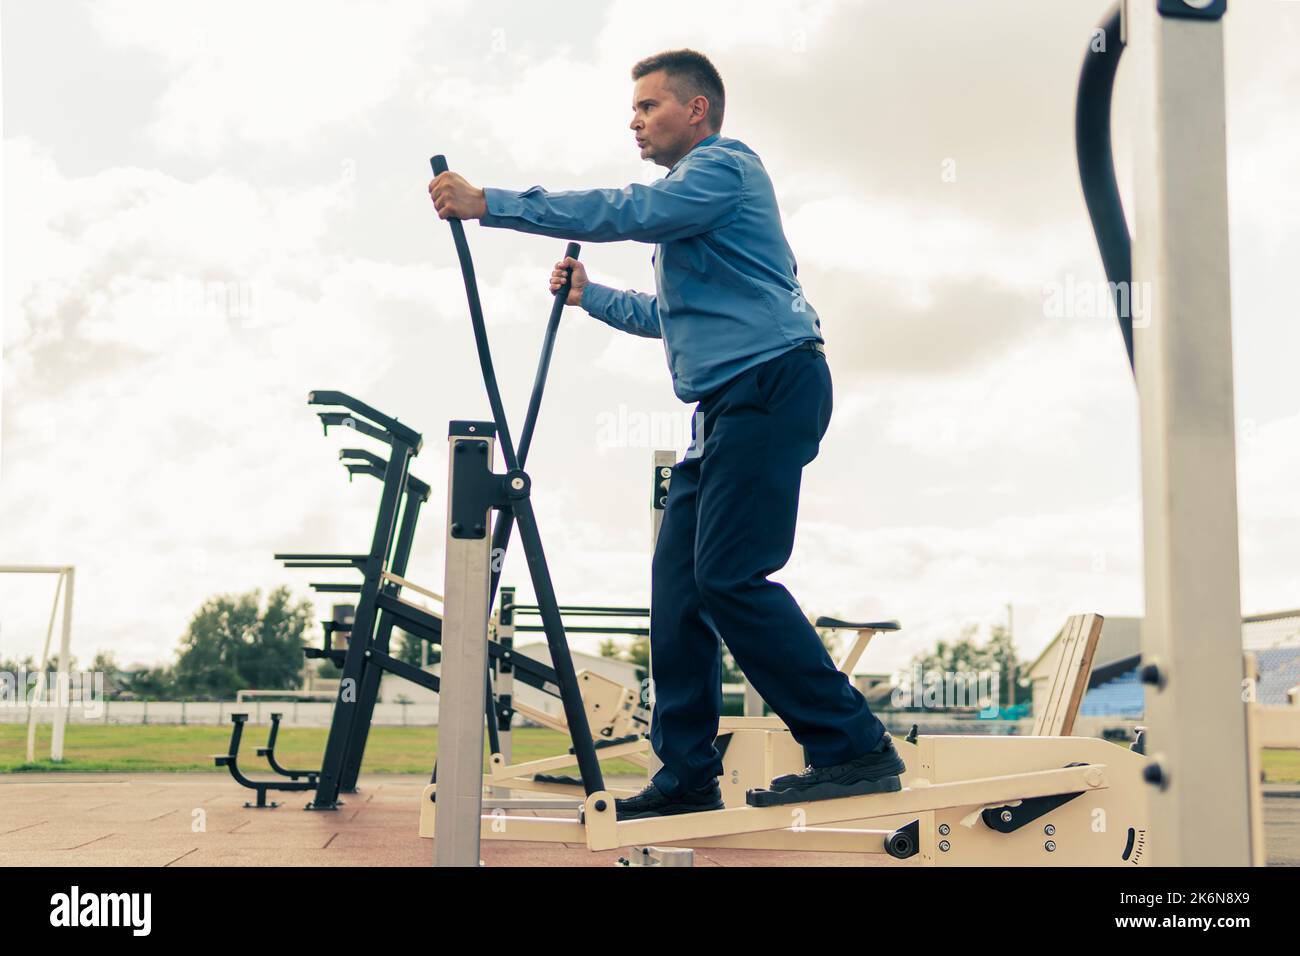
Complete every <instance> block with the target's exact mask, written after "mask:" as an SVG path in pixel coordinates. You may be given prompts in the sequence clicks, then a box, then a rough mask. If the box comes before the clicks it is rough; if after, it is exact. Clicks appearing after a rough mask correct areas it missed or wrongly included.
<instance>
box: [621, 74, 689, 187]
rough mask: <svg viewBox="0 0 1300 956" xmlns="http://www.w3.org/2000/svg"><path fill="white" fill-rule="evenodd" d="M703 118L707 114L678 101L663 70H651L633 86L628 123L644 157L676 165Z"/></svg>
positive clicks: (656, 161) (667, 164)
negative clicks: (651, 71) (630, 117)
mask: <svg viewBox="0 0 1300 956" xmlns="http://www.w3.org/2000/svg"><path fill="white" fill-rule="evenodd" d="M701 102H702V101H701ZM692 119H693V120H694V122H692ZM703 119H704V116H703V114H701V113H699V112H697V110H696V109H693V108H692V107H691V106H690V105H689V104H686V103H682V102H680V101H678V99H677V96H676V95H675V94H674V93H673V91H672V90H671V89H669V87H668V84H667V75H666V74H665V73H664V71H663V70H656V71H655V72H654V73H647V74H646V75H645V76H643V77H641V79H639V80H637V81H636V86H635V87H633V89H632V122H631V123H630V124H628V125H629V128H630V129H631V130H632V132H633V133H634V134H635V135H636V142H637V146H638V147H640V149H641V158H642V159H649V160H652V161H654V162H655V163H656V164H657V165H659V166H672V165H673V163H675V162H677V160H679V159H681V158H682V157H683V156H685V155H686V154H687V152H689V151H690V148H691V146H693V145H694V144H695V140H696V138H697V134H698V133H699V132H700V130H701V126H700V123H701V122H702V121H703Z"/></svg>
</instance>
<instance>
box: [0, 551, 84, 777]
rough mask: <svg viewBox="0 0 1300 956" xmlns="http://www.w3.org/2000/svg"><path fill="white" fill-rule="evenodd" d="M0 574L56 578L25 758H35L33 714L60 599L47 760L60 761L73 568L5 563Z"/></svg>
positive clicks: (67, 682) (42, 688) (42, 685)
mask: <svg viewBox="0 0 1300 956" xmlns="http://www.w3.org/2000/svg"><path fill="white" fill-rule="evenodd" d="M0 574H56V575H58V582H57V584H56V585H55V588H54V601H53V603H52V604H51V606H50V624H49V627H48V628H47V629H46V631H45V646H44V647H43V648H42V649H41V666H40V671H39V673H40V675H41V679H40V680H39V681H37V683H36V692H35V694H33V695H32V700H31V702H30V707H29V709H28V717H27V759H28V761H29V762H30V761H33V760H35V759H36V715H37V713H38V711H39V710H40V707H41V704H42V702H43V700H44V697H45V683H46V681H45V669H46V668H47V667H48V666H49V662H50V643H51V642H52V640H53V638H54V622H55V621H56V620H58V618H59V603H60V601H59V599H60V597H62V599H63V600H62V604H63V621H62V624H63V629H62V635H61V637H60V640H59V668H58V675H57V677H56V686H57V688H58V693H57V694H56V695H55V704H56V706H55V708H54V733H53V735H52V738H51V740H50V759H51V760H54V761H59V760H62V759H63V728H64V726H65V725H66V723H67V719H68V709H67V706H66V703H65V702H66V701H67V699H68V692H69V687H70V684H71V679H70V677H69V674H68V669H69V666H70V661H71V652H72V586H73V582H74V579H75V577H76V569H75V568H73V567H72V566H71V565H68V566H67V567H58V566H50V565H34V564H5V565H0Z"/></svg>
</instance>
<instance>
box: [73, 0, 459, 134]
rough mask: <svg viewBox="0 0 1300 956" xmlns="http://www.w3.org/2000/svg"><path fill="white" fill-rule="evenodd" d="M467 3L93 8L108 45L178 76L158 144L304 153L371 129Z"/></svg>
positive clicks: (329, 1) (163, 104) (123, 3)
mask: <svg viewBox="0 0 1300 956" xmlns="http://www.w3.org/2000/svg"><path fill="white" fill-rule="evenodd" d="M461 6H462V4H459V3H451V2H442V3H440V4H439V5H437V6H435V5H434V4H430V3H422V2H418V0H386V2H382V3H380V2H371V3H365V4H358V3H353V2H347V0H311V2H303V0H281V2H277V3H258V2H256V0H223V2H221V3H212V2H207V3H197V4H196V3H189V4H184V5H181V4H175V3H168V2H167V0H106V2H101V3H95V4H93V5H91V6H90V10H91V11H92V14H93V16H94V22H95V24H96V26H97V27H98V28H99V29H100V31H101V32H102V33H103V35H104V37H105V39H107V40H108V41H110V42H111V43H115V44H118V45H120V46H124V47H129V48H136V49H140V50H143V51H144V52H145V53H148V54H150V55H152V56H154V57H157V58H158V59H160V60H161V61H162V62H163V63H164V64H165V65H166V67H167V69H168V70H169V72H170V84H169V86H168V87H167V89H166V91H165V92H164V94H163V95H162V97H161V99H160V101H159V103H158V114H157V117H156V119H155V121H154V123H153V125H152V127H151V129H150V135H151V136H152V138H153V139H154V141H155V142H156V143H158V144H159V145H160V146H163V147H164V148H166V149H169V150H173V151H176V152H199V153H204V154H208V155H212V154H216V153H219V152H221V151H222V150H224V149H228V148H230V147H231V146H233V145H236V144H238V143H241V142H249V143H256V144H259V145H267V146H278V147H288V148H296V149H297V150H303V149H304V143H303V140H304V139H305V138H307V137H310V136H312V135H315V134H316V133H318V132H320V131H321V130H322V129H325V128H328V127H333V126H346V125H348V124H352V123H357V122H365V120H366V115H367V113H368V112H369V111H371V110H373V109H375V108H376V107H378V106H380V105H381V104H383V103H384V102H385V101H386V100H387V99H388V98H389V97H391V96H392V95H393V94H394V92H395V91H396V90H397V88H398V86H399V84H400V83H401V82H402V80H403V78H404V77H405V75H406V74H407V72H408V71H409V70H411V69H412V68H413V67H414V66H415V65H416V64H417V62H418V58H419V57H420V56H421V55H422V54H424V52H425V51H424V49H423V48H422V45H421V43H420V39H421V35H422V31H423V30H425V29H426V28H427V27H428V26H429V24H430V22H431V21H433V20H435V19H445V18H448V17H455V16H457V14H458V13H459V10H460V8H461ZM444 42H445V41H444Z"/></svg>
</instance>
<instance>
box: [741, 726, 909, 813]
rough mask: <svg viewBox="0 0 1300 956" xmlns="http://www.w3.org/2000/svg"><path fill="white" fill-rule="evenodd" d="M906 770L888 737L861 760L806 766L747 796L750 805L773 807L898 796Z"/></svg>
mask: <svg viewBox="0 0 1300 956" xmlns="http://www.w3.org/2000/svg"><path fill="white" fill-rule="evenodd" d="M906 769H907V767H906V765H904V763H903V758H902V757H900V756H899V755H898V751H897V750H895V749H894V740H893V738H892V737H890V736H889V734H885V736H884V737H883V738H881V741H880V743H879V744H877V745H876V749H875V750H873V751H871V752H870V753H867V754H863V755H862V756H861V757H857V758H855V759H853V760H849V761H846V762H845V763H840V764H835V765H834V766H831V767H805V768H804V769H803V770H802V771H800V772H799V773H787V774H783V775H782V776H780V777H777V778H776V779H774V780H773V781H772V785H771V787H770V788H769V789H767V790H750V791H749V792H748V793H747V794H746V795H745V796H746V799H747V800H748V802H749V805H750V806H755V807H770V806H781V805H784V804H788V803H803V802H805V801H810V800H833V799H835V798H836V797H860V796H863V795H864V794H868V793H895V792H897V791H899V790H901V789H903V783H902V781H901V780H899V778H898V776H899V774H901V773H902V772H903V771H905V770H906Z"/></svg>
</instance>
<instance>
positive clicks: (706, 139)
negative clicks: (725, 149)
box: [668, 133, 722, 173]
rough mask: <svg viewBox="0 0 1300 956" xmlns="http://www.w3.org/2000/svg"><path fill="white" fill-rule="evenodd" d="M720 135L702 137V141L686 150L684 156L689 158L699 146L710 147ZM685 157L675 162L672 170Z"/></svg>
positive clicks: (713, 134)
mask: <svg viewBox="0 0 1300 956" xmlns="http://www.w3.org/2000/svg"><path fill="white" fill-rule="evenodd" d="M721 135H722V134H721V133H711V134H709V135H708V136H706V137H704V139H702V140H700V141H699V142H698V143H696V144H695V145H694V146H692V147H691V148H690V149H688V150H687V151H686V156H690V155H691V153H693V152H695V151H696V150H697V149H699V148H700V147H701V146H712V145H713V144H714V143H716V142H717V141H718V139H719V137H720V136H721ZM686 156H683V157H682V158H681V159H679V160H677V162H675V163H673V169H676V168H677V167H678V166H680V165H681V164H682V162H683V161H684V160H685V159H686ZM673 169H670V170H668V172H670V173H671V172H672V171H673Z"/></svg>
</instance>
